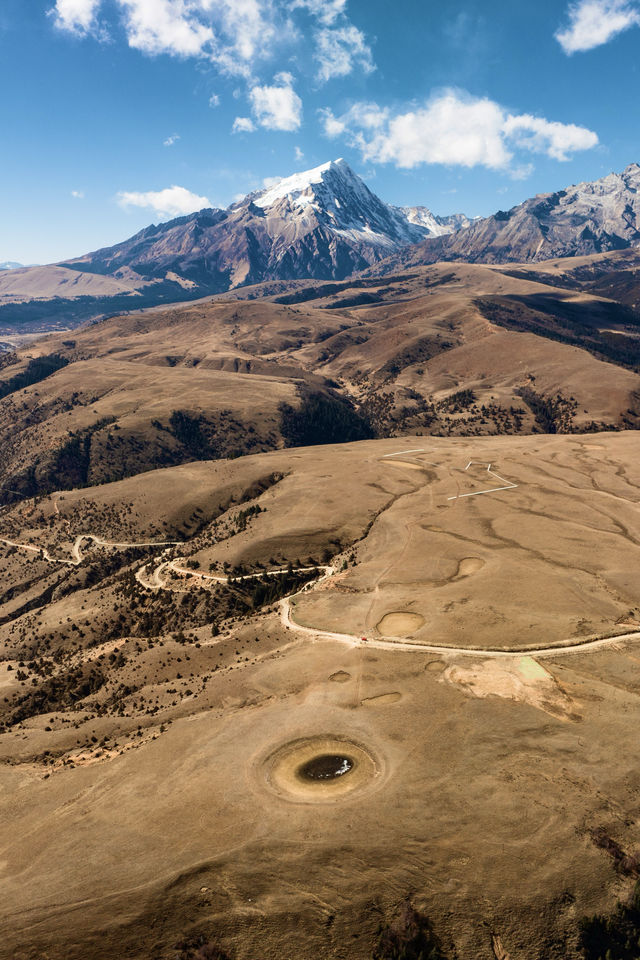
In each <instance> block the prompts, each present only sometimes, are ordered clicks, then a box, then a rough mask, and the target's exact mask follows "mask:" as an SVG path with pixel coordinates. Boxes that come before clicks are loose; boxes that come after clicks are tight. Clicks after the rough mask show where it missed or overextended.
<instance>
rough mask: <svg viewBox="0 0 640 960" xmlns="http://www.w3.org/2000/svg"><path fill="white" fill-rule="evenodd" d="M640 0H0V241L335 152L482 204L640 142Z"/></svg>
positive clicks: (397, 199) (85, 240)
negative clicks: (639, 87)
mask: <svg viewBox="0 0 640 960" xmlns="http://www.w3.org/2000/svg"><path fill="white" fill-rule="evenodd" d="M639 63H640V0H575V2H568V0H537V2H536V3H531V2H530V0H527V2H524V0H447V2H445V3H443V2H441V0H440V2H433V0H394V2H393V3H389V0H0V77H1V80H0V82H1V85H2V86H1V89H2V91H3V95H2V98H1V100H0V130H1V131H2V133H1V137H2V142H1V143H0V174H1V176H0V203H1V207H0V209H1V210H2V216H1V217H0V262H1V261H4V260H16V261H19V262H21V263H48V262H55V261H60V260H64V259H67V258H70V257H73V256H79V255H81V254H83V253H86V252H88V251H91V250H95V249H98V248H100V247H102V246H108V245H111V244H113V243H116V242H118V241H120V240H124V239H126V238H127V237H129V236H131V235H132V234H134V233H136V232H137V231H138V230H140V229H142V228H143V227H145V226H147V225H148V224H150V223H158V222H161V221H163V220H167V219H171V218H172V217H174V216H180V215H183V214H186V213H189V212H192V211H194V210H197V209H200V208H202V207H204V206H214V207H226V206H228V205H229V204H230V203H232V202H233V201H234V200H235V199H237V198H239V197H240V196H241V195H244V194H247V193H249V192H250V191H252V190H256V189H260V188H261V187H262V186H263V185H264V184H265V183H269V182H270V181H271V180H272V179H273V178H275V177H283V176H288V175H290V174H292V173H295V172H297V171H301V170H306V169H308V168H311V167H314V166H317V165H319V164H321V163H325V162H326V161H328V160H331V159H337V158H338V157H344V158H345V159H346V160H347V161H348V162H349V163H350V165H351V166H352V167H353V169H354V170H355V171H356V172H357V173H358V174H360V175H361V176H362V177H363V178H364V179H365V180H366V182H367V184H368V186H369V187H370V189H372V190H373V191H374V192H375V193H377V194H378V196H380V197H381V198H382V199H383V200H386V201H387V202H389V203H394V204H398V205H418V204H419V205H424V206H427V207H429V208H430V209H431V210H433V211H434V212H435V213H438V214H443V215H444V214H448V213H455V212H464V213H466V214H467V215H469V216H486V215H489V214H491V213H493V212H495V211H496V210H498V209H508V208H509V207H512V206H514V205H515V204H517V203H520V202H522V201H523V200H525V199H527V198H528V197H530V196H533V195H535V194H537V193H543V192H550V191H553V190H557V189H561V188H563V187H566V186H568V185H569V184H572V183H578V182H580V181H583V180H594V179H597V178H599V177H602V176H605V175H606V174H608V173H609V172H610V171H612V170H615V171H621V170H622V169H624V167H626V166H627V165H628V164H629V163H632V162H634V161H636V162H640V122H639V120H640V97H639V96H638V82H639V80H640V72H639V69H638V64H639Z"/></svg>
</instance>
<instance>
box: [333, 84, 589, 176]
mask: <svg viewBox="0 0 640 960" xmlns="http://www.w3.org/2000/svg"><path fill="white" fill-rule="evenodd" d="M321 115H322V120H323V124H324V131H325V134H326V135H327V136H328V137H331V138H336V137H343V138H344V139H346V141H347V142H348V143H349V144H350V145H351V146H354V147H357V148H358V149H359V150H360V152H361V153H362V157H363V159H364V160H366V161H373V162H377V163H394V164H395V165H396V166H397V167H400V168H403V169H413V168H415V167H418V166H421V165H422V164H444V165H450V166H461V167H478V166H481V167H488V168H489V169H492V170H504V171H507V172H509V173H510V174H511V176H515V177H522V176H526V175H528V174H529V173H530V172H531V169H532V168H531V166H530V165H529V164H525V165H523V164H522V162H520V158H517V157H516V151H517V150H519V151H522V152H527V153H534V154H535V153H538V154H546V155H547V156H548V157H551V158H553V159H555V160H560V161H564V160H568V159H570V157H571V154H573V153H574V152H576V151H578V150H588V149H591V148H593V147H595V146H597V144H598V137H597V134H595V133H594V132H593V131H591V130H588V129H587V128H586V127H580V126H577V125H575V124H564V123H557V122H555V121H549V120H546V119H545V118H543V117H534V116H531V115H529V114H517V115H516V114H511V113H509V112H508V111H506V110H505V109H504V107H502V106H501V105H500V104H498V103H496V102H495V101H493V100H490V99H488V98H486V97H485V98H483V99H478V98H474V97H471V96H469V95H467V94H463V93H462V92H460V91H452V90H450V91H445V92H443V93H441V94H439V95H437V96H435V97H433V98H432V99H431V100H429V101H427V102H426V103H425V104H424V105H422V106H415V105H413V106H412V107H411V108H410V109H407V110H404V111H402V110H400V111H392V110H390V109H388V108H384V107H380V106H378V104H376V103H356V104H354V105H353V106H352V107H351V108H350V109H349V110H348V111H347V112H346V113H344V114H342V115H341V116H337V117H336V116H335V115H334V114H333V113H332V111H331V110H329V109H325V110H323V111H321Z"/></svg>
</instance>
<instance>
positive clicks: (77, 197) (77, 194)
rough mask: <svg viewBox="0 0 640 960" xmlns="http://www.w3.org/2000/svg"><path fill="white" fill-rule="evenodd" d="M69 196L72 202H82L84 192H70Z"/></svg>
mask: <svg viewBox="0 0 640 960" xmlns="http://www.w3.org/2000/svg"><path fill="white" fill-rule="evenodd" d="M71 196H72V197H73V198H74V200H84V191H83V190H72V191H71Z"/></svg>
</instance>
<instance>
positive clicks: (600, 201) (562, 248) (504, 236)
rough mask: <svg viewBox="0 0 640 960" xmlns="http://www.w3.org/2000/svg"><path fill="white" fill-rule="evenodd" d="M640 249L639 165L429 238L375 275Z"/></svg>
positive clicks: (524, 261) (536, 260) (402, 253)
mask: <svg viewBox="0 0 640 960" xmlns="http://www.w3.org/2000/svg"><path fill="white" fill-rule="evenodd" d="M638 245H640V165H639V164H637V163H632V164H631V165H630V166H628V167H627V168H626V169H625V170H624V171H623V172H622V173H620V174H617V173H611V174H609V175H608V176H606V177H603V178H602V179H601V180H596V181H595V182H594V183H580V184H578V185H577V186H572V187H569V188H567V189H566V190H559V191H558V192H557V193H548V194H539V195H538V196H536V197H533V198H532V199H530V200H525V202H524V203H521V204H520V205H519V206H517V207H513V209H511V210H508V211H498V213H496V214H494V215H493V216H492V217H487V218H486V219H485V220H479V221H476V222H475V223H473V224H472V225H471V226H470V227H469V229H468V230H464V231H461V232H458V233H455V234H453V235H451V236H443V237H437V238H435V239H427V240H425V241H424V242H423V243H421V244H420V245H419V246H417V247H414V248H413V249H411V250H407V251H401V252H399V253H398V254H394V255H392V256H391V257H390V258H389V259H388V260H387V261H385V262H384V263H383V264H381V265H379V266H377V267H375V268H374V270H373V271H372V272H373V273H375V274H376V275H378V274H382V273H385V272H388V273H395V272H396V271H397V270H404V269H405V268H406V267H408V266H415V265H418V264H430V263H437V262H438V261H459V260H462V261H465V262H467V263H537V262H541V261H544V260H550V259H553V258H556V257H575V256H582V255H591V254H595V253H602V252H606V251H610V250H623V249H627V248H629V247H634V246H638Z"/></svg>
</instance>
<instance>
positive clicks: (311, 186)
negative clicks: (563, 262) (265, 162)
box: [241, 159, 468, 249]
mask: <svg viewBox="0 0 640 960" xmlns="http://www.w3.org/2000/svg"><path fill="white" fill-rule="evenodd" d="M249 199H250V200H251V202H252V203H253V204H254V206H256V207H260V208H261V209H263V210H265V211H268V212H274V213H279V214H280V215H288V216H300V215H304V214H310V213H311V211H313V213H314V215H315V217H316V219H317V220H318V223H319V224H320V225H322V226H324V227H326V228H328V229H329V230H331V231H332V232H333V233H335V234H336V235H338V236H341V237H344V238H345V239H347V240H352V241H354V242H356V243H362V242H364V243H368V244H373V245H374V246H380V247H387V248H389V249H393V248H394V247H399V246H406V245H407V244H412V243H419V242H420V241H421V240H424V239H425V238H426V237H429V236H441V235H442V234H444V233H451V232H453V231H454V230H455V229H459V228H460V227H459V225H458V224H460V226H461V225H462V224H463V223H464V224H466V223H468V221H467V218H466V217H464V216H461V217H448V218H439V217H434V216H433V215H432V214H431V213H430V211H428V210H427V208H426V207H412V208H408V209H407V210H404V209H402V208H400V207H393V206H391V205H390V204H387V203H384V202H383V201H382V200H380V198H379V197H377V196H376V195H375V194H374V193H372V191H371V190H369V188H368V187H367V185H366V184H365V183H364V181H363V180H362V179H361V178H360V177H358V176H357V175H356V174H355V173H354V172H353V170H352V169H351V167H350V166H349V164H348V163H347V162H346V161H345V160H342V159H340V160H332V161H331V162H329V163H325V164H322V166H319V167H315V168H314V169H313V170H307V171H306V172H304V173H298V174H294V175H293V176H291V177H285V178H284V179H282V180H278V181H276V182H275V183H273V184H270V185H269V186H268V187H267V188H266V189H265V190H263V191H260V192H258V193H256V194H252V195H251V196H250V198H249ZM241 203H242V201H241Z"/></svg>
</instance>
